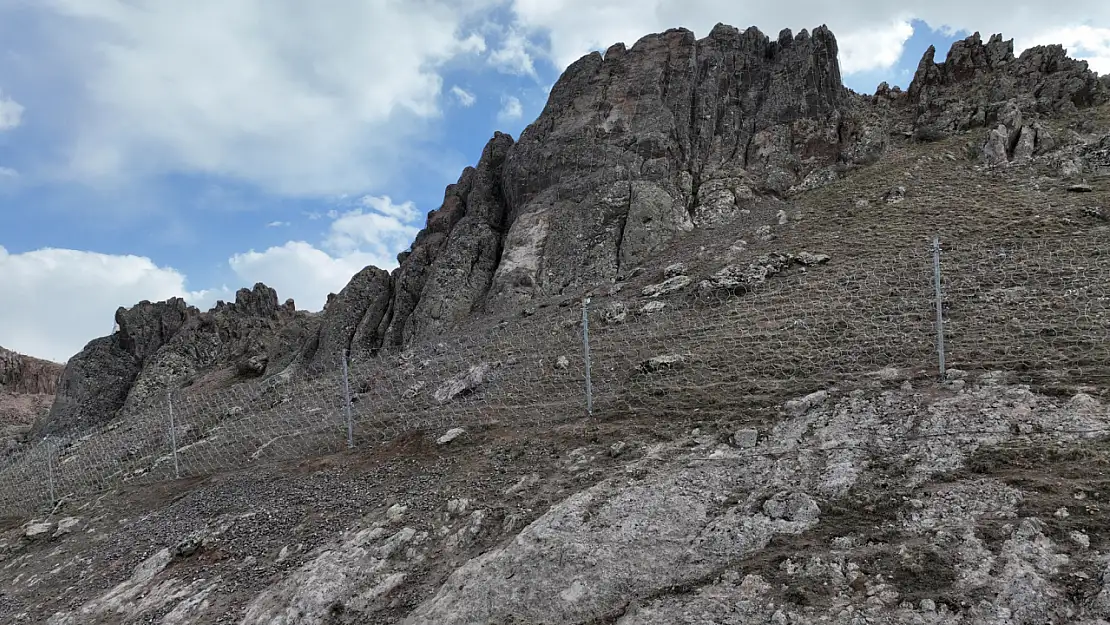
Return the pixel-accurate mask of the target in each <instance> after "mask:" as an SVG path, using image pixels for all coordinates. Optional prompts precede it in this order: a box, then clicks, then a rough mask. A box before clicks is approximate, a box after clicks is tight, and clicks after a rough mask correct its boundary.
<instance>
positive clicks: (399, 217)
mask: <svg viewBox="0 0 1110 625" xmlns="http://www.w3.org/2000/svg"><path fill="white" fill-rule="evenodd" d="M356 203H357V206H358V207H357V208H354V209H352V210H348V211H345V212H339V211H334V210H333V211H329V212H328V216H329V217H330V218H331V219H332V220H333V221H332V223H331V224H330V226H329V228H328V232H327V234H326V235H325V237H324V240H323V241H321V243H320V245H319V246H316V245H313V244H310V243H308V242H306V241H289V242H287V243H285V244H284V245H280V246H275V247H271V248H269V249H266V250H264V251H262V252H256V251H254V250H251V251H249V252H246V253H243V254H237V255H235V256H233V257H232V258H231V259H230V261H229V264H230V265H231V268H232V270H233V271H234V272H235V273H236V275H238V276H239V278H240V279H242V280H243V281H244V282H246V283H249V284H253V283H254V282H265V283H266V284H268V285H270V286H272V287H274V288H275V289H277V292H278V294H279V295H280V296H281V297H282V298H285V297H292V298H293V299H294V301H296V302H297V307H298V308H303V309H308V310H320V309H321V308H323V306H324V303H325V302H326V301H327V296H328V293H338V292H339V291H340V289H342V288H343V287H344V286H345V285H346V284H347V282H349V281H350V279H351V276H353V275H354V274H356V273H358V272H359V271H360V270H362V269H363V268H364V267H366V266H367V265H375V266H377V267H380V268H382V269H393V268H394V267H396V266H397V253H398V252H400V251H402V250H404V249H406V248H408V246H409V245H410V244H411V243H412V240H413V238H414V237H415V236H416V233H417V232H418V230H419V228H418V225H417V224H418V220H419V219H420V218H421V216H422V214H421V212H420V211H419V210H418V209H417V208H416V205H415V204H413V203H412V202H402V203H399V204H398V203H395V202H394V201H393V200H392V199H391V198H390V197H388V196H364V197H362V198H359V199H358V200H357V202H356Z"/></svg>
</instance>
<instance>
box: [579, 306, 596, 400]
mask: <svg viewBox="0 0 1110 625" xmlns="http://www.w3.org/2000/svg"><path fill="white" fill-rule="evenodd" d="M582 352H583V354H584V356H585V361H586V414H588V415H591V416H592V415H593V414H594V391H593V380H591V379H590V298H588V297H587V298H586V299H584V300H582Z"/></svg>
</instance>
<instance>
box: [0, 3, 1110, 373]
mask: <svg viewBox="0 0 1110 625" xmlns="http://www.w3.org/2000/svg"><path fill="white" fill-rule="evenodd" d="M718 22H723V23H726V24H729V25H732V26H736V27H738V28H746V27H749V26H753V25H754V26H757V27H758V28H759V29H760V30H762V31H763V32H764V33H767V34H768V35H770V36H772V37H774V36H776V35H777V34H778V32H779V31H780V30H781V29H782V28H791V29H793V31H794V32H798V31H800V30H801V29H803V28H808V29H813V28H815V27H816V26H819V25H821V24H827V25H828V26H829V28H831V29H832V31H833V33H834V34H835V35H836V36H837V40H838V42H839V44H840V50H841V56H840V64H841V70H842V72H843V74H844V80H845V83H846V84H847V85H848V86H849V87H851V88H852V89H854V90H856V91H857V92H861V93H870V92H873V91H874V89H875V86H876V85H878V84H879V83H880V82H882V81H887V82H889V83H890V84H892V85H900V86H902V87H906V86H908V84H909V81H910V79H911V78H912V76H913V71H914V69H915V68H916V67H917V63H918V61H919V60H920V58H921V55H922V53H923V52H924V51H925V49H926V48H927V47H928V46H929V45H935V46H936V47H937V50H938V61H939V60H941V59H943V57H944V55H945V53H946V52H947V50H948V47H949V46H950V44H951V42H952V41H954V40H956V39H961V38H963V37H965V36H967V35H968V34H970V33H971V32H974V31H979V32H980V33H981V34H982V36H983V37H984V38H987V37H988V36H989V35H990V34H992V33H996V32H997V33H1002V34H1003V35H1004V36H1005V37H1006V38H1007V39H1009V38H1013V39H1014V40H1015V52H1018V53H1020V51H1021V50H1023V49H1025V48H1028V47H1030V46H1032V45H1037V44H1043V43H1060V44H1063V45H1064V46H1065V47H1066V48H1067V49H1068V51H1069V53H1070V54H1071V55H1072V56H1074V57H1076V58H1082V59H1086V60H1087V61H1088V63H1089V64H1090V66H1091V68H1092V69H1094V70H1095V71H1098V72H1100V73H1108V72H1110V3H1107V2H1105V1H1104V0H1067V1H1065V2H1064V4H1062V5H1052V4H1046V3H1043V2H1023V1H1015V0H1008V1H1006V2H1000V1H996V0H981V1H980V2H976V3H969V2H966V1H960V2H956V1H954V0H933V1H932V2H929V3H921V2H914V3H908V2H897V1H891V0H844V1H841V2H837V3H830V2H826V1H825V0H783V1H781V2H774V3H767V2H755V1H752V0H610V1H608V2H598V1H597V0H326V1H324V2H318V3H308V2H302V1H301V0H230V1H229V0H190V1H189V2H165V1H164V0H0V42H2V43H0V345H3V346H4V347H7V348H9V349H13V350H15V351H18V352H22V353H25V354H28V355H32V356H37V357H40V358H47V359H51V360H55V361H59V362H62V361H65V360H66V359H68V358H69V357H70V356H71V355H73V354H74V353H76V352H78V351H80V350H81V349H82V347H83V346H84V345H85V344H86V343H87V342H88V341H89V340H91V339H93V338H95V337H98V336H104V335H107V334H109V333H111V332H112V330H113V316H114V313H115V310H116V308H117V307H119V306H131V305H134V304H135V303H137V302H139V301H140V300H144V299H145V300H150V301H158V300H163V299H167V298H169V297H184V298H185V299H186V300H187V301H189V302H190V303H191V304H193V305H196V306H198V307H200V308H202V309H207V308H209V307H211V306H212V305H213V304H214V303H215V302H216V301H217V300H219V299H224V300H233V299H234V293H235V291H236V290H237V289H238V288H241V287H249V286H251V285H253V284H254V283H256V282H264V283H266V284H268V285H270V286H272V287H274V288H276V289H277V291H278V295H279V297H280V298H281V299H282V300H284V299H286V298H293V299H294V300H295V301H296V303H297V307H298V308H301V309H307V310H320V309H321V308H322V307H323V304H324V302H325V301H326V298H327V295H328V293H330V292H338V291H339V290H340V289H341V288H343V286H344V285H345V284H346V282H347V281H348V279H349V278H350V277H351V276H352V275H354V274H355V273H356V272H357V271H358V270H359V269H361V268H362V267H364V266H366V265H369V264H373V265H377V266H379V267H382V268H385V269H392V268H393V267H395V266H396V264H397V261H396V255H397V253H398V252H400V251H403V250H404V249H407V248H408V246H409V244H410V243H411V241H412V239H413V237H414V236H415V234H416V232H417V231H418V230H419V228H420V227H421V226H422V225H423V223H424V219H425V216H426V214H427V213H428V211H430V210H434V209H435V208H437V207H438V206H439V203H440V202H441V201H442V199H443V191H444V187H445V186H446V185H447V184H450V183H452V182H455V181H456V180H457V178H458V176H459V174H460V173H461V171H462V169H463V168H464V167H465V166H467V165H470V164H474V163H475V162H476V161H477V159H478V157H479V156H480V154H481V150H482V147H483V146H484V145H485V143H486V141H488V139H489V138H490V137H491V136H492V134H493V133H494V131H496V130H500V131H503V132H507V133H509V134H511V135H513V136H514V137H516V136H519V134H520V131H521V130H523V129H524V127H525V126H526V125H527V124H528V123H530V122H531V121H533V120H534V119H535V118H536V116H537V115H538V114H539V112H540V110H541V109H542V108H543V105H544V103H545V101H546V97H547V93H548V91H549V90H550V88H551V85H552V84H553V83H554V82H555V80H556V79H557V78H558V76H559V74H560V73H561V71H562V70H563V69H564V68H565V67H566V66H567V65H569V64H570V63H571V62H573V61H574V60H576V59H578V58H579V57H581V56H582V55H583V54H587V53H589V52H590V51H592V50H604V49H605V48H607V47H608V46H609V45H611V44H613V43H616V42H624V43H626V44H627V45H631V44H633V43H634V42H635V41H636V40H637V39H639V38H640V37H641V36H643V35H646V34H649V33H653V32H660V31H663V30H666V29H667V28H672V27H676V26H684V27H686V28H689V29H691V30H693V31H694V33H695V34H696V35H697V36H699V37H701V36H705V35H706V34H708V32H709V30H710V29H711V28H712V27H713V25H714V24H716V23H718Z"/></svg>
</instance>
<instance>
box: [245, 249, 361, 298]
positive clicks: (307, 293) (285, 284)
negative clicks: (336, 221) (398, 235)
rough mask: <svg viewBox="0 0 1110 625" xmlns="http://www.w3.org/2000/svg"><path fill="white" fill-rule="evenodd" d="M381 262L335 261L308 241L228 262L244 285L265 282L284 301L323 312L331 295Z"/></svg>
mask: <svg viewBox="0 0 1110 625" xmlns="http://www.w3.org/2000/svg"><path fill="white" fill-rule="evenodd" d="M381 261H382V258H380V257H379V256H377V255H375V254H369V253H360V252H356V253H352V254H348V255H345V256H339V257H336V256H332V255H331V254H329V253H327V252H325V251H323V250H321V249H319V248H317V247H315V246H313V245H311V244H309V243H307V242H305V241H289V242H288V243H286V244H284V245H280V246H276V247H271V248H269V249H267V250H265V251H262V252H256V251H254V250H251V251H249V252H246V253H243V254H236V255H235V256H232V257H231V259H230V261H228V262H229V263H230V264H231V269H232V270H233V271H234V272H235V273H236V275H238V276H239V278H240V279H242V280H243V281H244V282H247V283H251V284H253V283H254V282H264V283H266V284H267V285H269V286H271V287H273V288H275V289H277V292H278V297H280V298H281V299H283V300H284V299H285V298H288V297H291V298H293V300H294V301H295V302H296V303H297V308H300V309H308V310H320V309H321V308H323V306H324V303H325V302H326V301H327V297H328V293H338V292H339V290H340V289H342V288H343V286H344V285H346V284H347V282H349V281H350V279H351V276H353V275H354V274H356V273H358V271H360V270H361V269H362V268H363V267H365V266H367V265H374V264H377V263H379V262H381Z"/></svg>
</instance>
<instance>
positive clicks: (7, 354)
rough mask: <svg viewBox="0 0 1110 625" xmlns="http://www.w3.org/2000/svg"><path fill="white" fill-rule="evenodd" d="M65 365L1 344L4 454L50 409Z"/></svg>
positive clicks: (0, 407) (0, 430)
mask: <svg viewBox="0 0 1110 625" xmlns="http://www.w3.org/2000/svg"><path fill="white" fill-rule="evenodd" d="M61 374H62V365H60V364H58V363H55V362H49V361H46V360H39V359H38V358H31V357H30V356H24V355H22V354H17V353H16V352H13V351H10V350H7V349H4V348H3V347H0V454H3V453H5V452H6V451H7V450H9V449H12V448H15V447H16V446H17V445H18V442H19V441H22V440H23V437H24V435H25V434H26V433H27V431H28V429H29V427H30V425H31V423H32V422H34V421H35V420H36V419H39V418H41V417H42V416H43V415H45V414H46V413H47V411H49V410H50V405H51V403H52V402H53V401H54V393H55V391H56V390H57V387H58V379H59V378H60V377H61Z"/></svg>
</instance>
